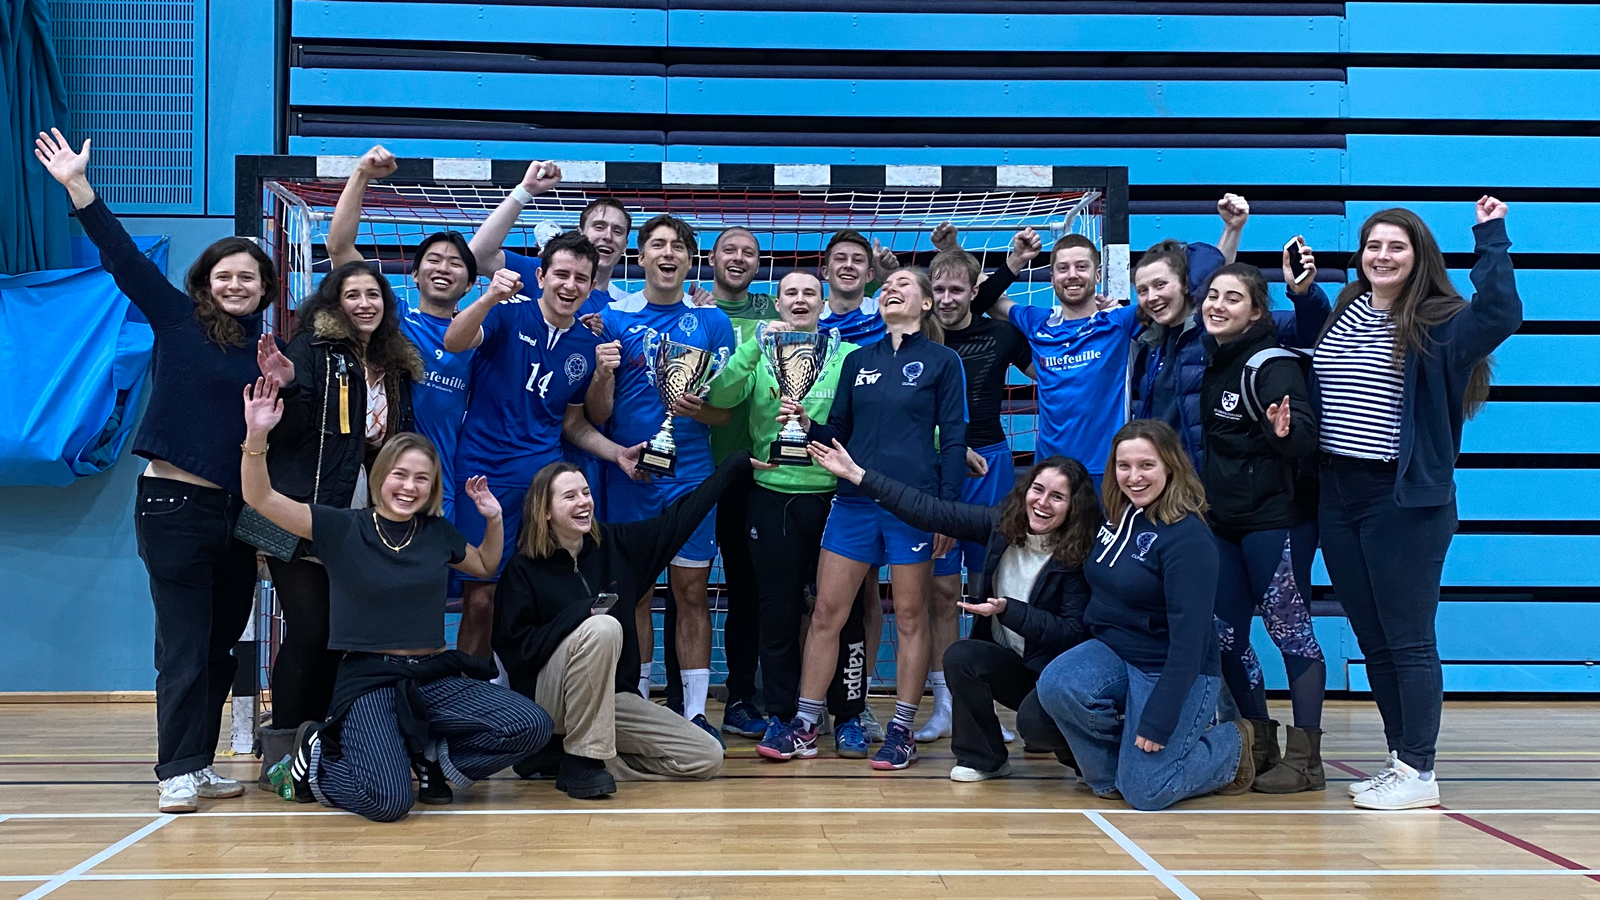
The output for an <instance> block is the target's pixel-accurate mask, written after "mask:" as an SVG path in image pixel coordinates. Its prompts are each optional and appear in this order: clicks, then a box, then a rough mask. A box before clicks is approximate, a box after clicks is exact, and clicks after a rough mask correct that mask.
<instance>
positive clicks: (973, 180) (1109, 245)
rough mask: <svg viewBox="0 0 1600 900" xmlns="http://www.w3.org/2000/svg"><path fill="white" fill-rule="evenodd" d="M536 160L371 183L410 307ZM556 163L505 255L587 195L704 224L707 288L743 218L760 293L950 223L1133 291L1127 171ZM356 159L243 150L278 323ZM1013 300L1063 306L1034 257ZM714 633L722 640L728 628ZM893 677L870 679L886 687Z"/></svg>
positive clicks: (1022, 445)
mask: <svg viewBox="0 0 1600 900" xmlns="http://www.w3.org/2000/svg"><path fill="white" fill-rule="evenodd" d="M529 163H530V161H529V160H499V159H495V160H491V159H444V158H440V159H418V158H401V159H399V160H398V168H397V169H396V171H395V172H394V174H392V175H390V176H389V177H387V178H384V179H381V180H377V181H374V182H373V183H372V184H371V185H369V186H368V188H367V192H366V195H365V197H364V200H363V206H362V210H361V217H360V227H359V231H358V234H357V238H356V249H357V250H358V251H360V252H361V254H362V255H363V256H365V257H366V258H368V259H369V260H375V261H376V263H377V265H378V267H379V268H380V269H381V271H382V272H383V273H384V275H385V276H386V277H387V278H388V280H389V281H390V282H391V284H393V285H394V287H395V290H396V293H397V295H398V296H399V297H400V298H401V299H402V300H403V301H404V302H408V303H413V304H414V303H415V302H416V291H415V287H414V285H413V284H412V283H411V281H410V278H409V268H410V259H411V253H412V251H413V250H414V249H415V248H416V246H417V245H418V244H419V243H420V242H421V240H422V239H423V238H424V237H425V236H427V235H428V234H430V233H433V232H436V231H441V230H445V229H454V230H456V231H459V232H461V233H463V234H465V235H467V236H469V237H470V236H471V235H472V234H473V233H474V232H475V231H476V230H477V228H478V227H479V226H480V225H481V224H482V223H483V221H484V220H485V219H486V218H487V217H488V215H489V214H490V213H491V212H492V211H493V210H494V209H495V207H496V206H498V205H499V204H500V202H501V201H502V200H503V199H504V198H505V196H506V193H507V192H508V191H510V190H511V189H512V188H513V187H515V186H516V185H517V184H518V183H520V182H521V180H522V177H523V174H524V173H525V172H526V170H527V168H528V165H529ZM557 163H558V165H560V167H561V170H562V176H563V178H562V182H561V183H560V184H559V185H558V186H556V187H555V188H554V189H552V190H551V191H549V192H547V193H545V194H541V195H540V196H538V197H535V198H534V201H533V202H532V203H530V204H528V205H527V206H526V207H525V208H524V209H523V210H522V212H521V214H520V216H519V217H518V219H517V221H516V223H515V225H514V226H513V227H512V229H511V231H510V233H509V234H508V236H507V237H506V239H505V241H504V242H503V246H504V247H505V248H506V249H509V250H514V251H517V252H520V253H525V254H528V255H533V254H536V253H537V251H538V247H539V244H540V243H541V241H542V240H545V239H548V236H549V235H550V234H553V233H555V232H557V231H566V230H571V229H575V228H577V227H578V217H579V215H580V214H581V212H582V210H583V209H584V207H585V206H587V205H588V203H589V202H590V201H591V200H594V199H595V198H597V197H602V196H604V197H611V198H615V199H616V200H618V201H620V202H621V203H622V205H623V206H624V207H625V208H626V209H627V210H628V212H629V213H630V215H631V216H632V217H633V226H634V229H637V228H638V227H639V226H640V225H641V224H643V223H644V221H645V220H646V219H648V218H650V217H652V216H654V215H656V214H658V213H671V214H673V215H675V216H677V217H679V218H682V219H684V220H685V221H687V222H688V223H689V224H690V225H691V226H693V227H694V228H695V230H696V232H697V234H698V238H699V247H698V248H697V251H698V252H697V254H696V260H695V263H696V264H695V265H693V266H691V267H690V271H689V275H688V278H689V282H690V283H698V284H702V285H705V286H706V287H708V288H709V287H710V284H711V280H712V278H711V276H712V271H711V260H710V256H709V250H710V249H711V246H712V243H713V241H714V240H715V239H716V236H717V234H718V233H720V232H721V231H722V230H724V229H726V228H731V227H735V226H737V227H742V228H745V229H747V230H749V231H750V232H751V233H752V234H753V235H754V236H755V238H756V241H757V243H758V245H759V246H760V248H761V259H760V269H759V271H758V273H757V276H756V280H755V282H754V283H753V284H751V285H750V289H751V290H752V291H758V292H767V293H775V291H776V285H777V280H778V279H779V278H781V277H782V276H783V275H784V274H785V273H787V272H788V271H789V270H791V269H794V268H803V269H809V270H812V271H816V270H818V269H820V267H821V263H822V258H821V257H822V250H823V248H824V246H825V245H826V243H827V241H828V238H829V237H830V236H831V235H832V234H833V233H835V232H837V231H840V230H844V229H851V230H854V231H858V232H860V233H861V234H863V235H864V236H865V237H866V238H867V239H868V240H869V241H872V240H875V241H877V242H879V243H881V244H882V245H883V246H885V247H887V248H889V249H890V250H892V251H894V252H895V254H896V255H897V256H898V257H899V259H900V260H901V262H902V263H903V264H908V265H923V266H925V265H927V264H928V262H929V261H930V260H931V259H932V257H933V254H934V253H935V248H934V247H933V244H932V240H931V233H932V231H933V229H934V228H935V227H936V226H938V225H940V224H942V223H945V222H949V223H950V224H952V225H954V226H956V228H957V229H959V231H960V238H959V241H960V244H961V246H962V247H963V248H964V249H966V250H967V251H969V252H971V253H972V254H973V255H975V256H977V257H978V259H979V260H980V262H981V263H982V264H983V267H984V270H985V271H992V270H993V269H994V268H995V267H997V266H1000V265H1003V264H1004V259H1005V255H1006V252H1007V250H1008V248H1009V247H1010V244H1011V239H1012V236H1013V235H1014V234H1015V232H1016V231H1018V230H1019V229H1021V228H1024V227H1032V228H1034V229H1035V230H1036V231H1037V232H1038V233H1039V236H1040V239H1041V241H1042V242H1043V244H1044V249H1045V250H1046V251H1047V252H1048V250H1049V248H1050V246H1051V244H1052V243H1053V242H1054V241H1055V240H1056V239H1058V238H1059V237H1060V236H1061V235H1063V234H1066V233H1074V234H1081V235H1084V236H1085V237H1088V238H1089V239H1090V240H1091V241H1093V242H1094V243H1095V244H1096V246H1098V247H1099V249H1100V251H1101V259H1102V273H1101V276H1102V277H1101V284H1102V290H1103V291H1104V292H1105V293H1106V294H1108V295H1109V296H1112V297H1116V298H1119V299H1122V300H1126V299H1128V298H1129V297H1130V291H1129V286H1128V285H1129V268H1128V263H1129V253H1128V170H1127V168H1126V167H1120V166H1022V165H991V166H969V165H963V166H884V165H876V166H869V165H784V164H727V163H724V164H716V163H680V162H663V163H641V162H611V161H594V160H557ZM355 165H356V157H350V156H241V157H238V158H237V160H236V168H235V177H236V185H235V187H236V191H235V209H236V211H235V219H236V222H235V229H236V233H238V234H239V235H241V236H246V237H252V238H256V239H257V240H258V241H259V243H260V244H261V246H262V247H263V249H265V250H266V251H267V252H268V254H269V255H270V256H271V257H272V259H273V260H274V261H275V262H276V263H277V265H278V268H279V273H280V275H281V276H282V277H281V281H282V296H281V297H280V298H279V300H278V303H277V304H276V305H275V312H274V316H275V318H274V321H275V322H276V323H283V324H284V325H288V324H290V323H289V313H290V312H291V311H292V310H293V309H295V308H297V307H298V306H299V305H300V304H301V303H303V302H304V301H305V300H306V299H307V298H308V297H309V296H310V295H311V293H312V291H313V290H314V289H315V287H316V284H317V282H318V281H319V280H320V279H321V277H322V276H323V275H324V274H326V273H327V272H328V271H330V270H331V266H330V265H329V262H328V259H327V253H326V250H325V248H324V242H325V240H326V237H327V229H328V224H329V221H330V219H331V218H332V215H333V208H334V204H335V203H336V202H337V200H338V197H339V194H340V192H341V190H342V189H343V187H344V183H345V181H346V179H347V178H348V177H349V175H350V174H351V172H353V171H354V169H355ZM637 260H638V256H637V247H636V238H635V236H634V235H630V236H629V245H628V249H627V250H626V252H625V254H624V257H623V259H622V261H621V263H620V264H619V265H618V267H617V269H616V270H615V271H614V272H613V273H612V283H613V284H614V285H618V286H620V287H622V288H624V289H626V290H629V291H632V290H637V289H639V288H640V287H642V286H643V273H642V270H641V269H640V268H639V266H638V264H637ZM491 274H493V273H487V272H485V273H480V276H488V275H491ZM485 283H486V281H485V280H484V278H482V277H481V278H480V281H479V284H478V285H477V286H475V287H474V288H473V289H472V290H471V291H470V292H469V293H468V295H467V296H466V297H465V298H463V302H469V301H470V300H472V299H473V298H474V297H476V296H477V292H478V291H479V290H481V289H482V285H483V284H485ZM1007 294H1008V296H1009V297H1010V298H1011V299H1012V300H1014V301H1016V302H1018V303H1025V304H1030V305H1036V306H1052V305H1054V303H1055V299H1054V295H1053V292H1052V290H1051V287H1050V276H1049V267H1048V260H1047V259H1040V260H1037V261H1035V264H1034V265H1033V266H1032V267H1031V268H1029V269H1027V270H1025V271H1024V272H1023V273H1022V274H1021V275H1020V276H1019V278H1018V279H1017V282H1016V283H1015V284H1014V285H1013V286H1012V287H1011V288H1009V289H1008V291H1007ZM1012 376H1013V378H1012V387H1011V388H1010V389H1009V390H1008V396H1007V399H1006V404H1005V407H1004V410H1003V416H1002V424H1003V425H1004V426H1005V429H1006V433H1007V435H1008V437H1009V438H1010V439H1011V441H1012V446H1013V449H1014V450H1016V451H1017V452H1018V457H1019V459H1018V461H1019V463H1027V462H1029V461H1030V460H1031V458H1032V450H1033V446H1034V444H1033V441H1034V437H1035V436H1036V433H1037V430H1036V427H1035V412H1036V405H1035V396H1034V392H1033V388H1032V385H1031V384H1028V383H1027V382H1026V379H1024V378H1022V377H1021V376H1020V375H1018V374H1017V373H1012ZM713 580H714V581H720V578H717V577H715V576H714V578H713ZM276 625H281V623H274V622H272V621H271V617H270V616H264V617H263V632H262V636H263V640H264V641H265V642H266V644H267V646H268V648H269V651H268V652H269V653H270V648H271V646H272V644H273V643H274V633H273V628H274V626H276ZM715 637H716V639H717V640H718V641H720V637H721V633H720V628H718V629H717V630H716V634H715ZM718 662H720V659H719V660H718ZM659 671H660V669H659V667H658V672H659ZM892 680H893V679H892V676H890V677H888V678H874V681H875V682H877V683H880V684H882V683H886V682H892ZM658 681H659V676H658Z"/></svg>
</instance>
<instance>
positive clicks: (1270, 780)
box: [1252, 725, 1327, 794]
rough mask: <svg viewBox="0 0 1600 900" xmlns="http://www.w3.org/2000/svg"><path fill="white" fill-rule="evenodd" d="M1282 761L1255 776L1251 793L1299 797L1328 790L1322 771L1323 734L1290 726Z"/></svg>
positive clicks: (1318, 731)
mask: <svg viewBox="0 0 1600 900" xmlns="http://www.w3.org/2000/svg"><path fill="white" fill-rule="evenodd" d="M1284 747H1285V749H1284V753H1283V761H1282V762H1280V763H1278V765H1277V766H1276V767H1274V768H1273V770H1272V771H1271V772H1268V773H1267V774H1265V775H1261V776H1258V777H1257V778H1256V783H1255V786H1254V788H1252V789H1253V790H1257V791H1260V792H1261V793H1263V794H1298V793H1300V792H1301V791H1321V790H1325V789H1326V788H1327V781H1326V780H1325V777H1324V775H1323V772H1322V731H1321V730H1319V729H1314V728H1296V727H1294V726H1293V725H1290V726H1289V729H1288V734H1287V735H1286V736H1285V739H1284Z"/></svg>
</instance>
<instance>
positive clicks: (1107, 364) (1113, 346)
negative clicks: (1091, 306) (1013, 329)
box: [1011, 305, 1139, 475]
mask: <svg viewBox="0 0 1600 900" xmlns="http://www.w3.org/2000/svg"><path fill="white" fill-rule="evenodd" d="M1137 314H1138V307H1135V306H1119V307H1117V308H1115V309H1108V310H1104V311H1102V312H1097V313H1095V314H1094V315H1092V316H1090V317H1088V318H1087V319H1070V320H1064V319H1062V318H1061V311H1060V309H1059V308H1057V309H1053V310H1052V309H1044V308H1042V307H1038V306H1021V305H1018V306H1013V307H1011V324H1013V325H1015V326H1017V330H1019V331H1021V332H1022V334H1023V335H1024V336H1025V337H1026V338H1027V339H1028V346H1029V347H1030V348H1031V350H1032V352H1033V367H1034V371H1035V373H1036V376H1035V377H1036V378H1037V380H1038V385H1039V387H1038V391H1039V442H1038V446H1037V448H1036V450H1035V458H1036V459H1043V458H1045V457H1046V456H1052V455H1055V454H1058V453H1059V454H1060V455H1062V456H1067V457H1071V458H1072V459H1076V460H1077V461H1078V462H1081V463H1083V466H1084V468H1086V469H1088V470H1089V471H1090V473H1092V474H1095V475H1100V474H1103V473H1104V472H1105V468H1106V455H1107V454H1108V453H1110V452H1111V438H1112V436H1113V435H1115V434H1116V432H1117V429H1118V428H1121V427H1122V423H1123V422H1125V421H1127V418H1128V415H1127V408H1128V407H1127V372H1128V348H1129V345H1130V341H1131V340H1132V339H1133V333H1134V332H1135V331H1137V330H1138V328H1139V320H1138V319H1137V318H1136V316H1137Z"/></svg>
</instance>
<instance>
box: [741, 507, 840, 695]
mask: <svg viewBox="0 0 1600 900" xmlns="http://www.w3.org/2000/svg"><path fill="white" fill-rule="evenodd" d="M832 503H833V493H832V492H831V491H829V492H826V493H820V494H785V493H782V492H780V491H773V490H768V489H767V488H764V487H761V486H760V485H756V486H755V487H753V488H751V490H750V534H751V535H752V536H751V538H750V550H751V556H753V557H755V558H757V559H760V560H761V565H759V566H757V567H756V585H757V596H759V598H760V628H761V637H760V641H759V644H760V648H761V684H762V694H763V695H764V699H765V701H766V707H767V709H766V711H767V714H768V715H771V716H777V717H778V719H779V720H780V721H783V722H788V721H789V720H791V719H793V718H794V717H795V713H796V710H797V706H798V705H799V699H800V662H801V652H800V639H801V634H800V622H801V619H802V618H803V617H804V616H805V612H806V600H805V588H806V586H807V585H809V584H812V583H813V582H814V581H815V580H816V577H817V555H818V554H819V553H820V552H821V550H822V528H823V526H824V525H826V524H827V522H828V510H829V508H830V507H831V506H832ZM865 620H866V609H865V607H863V606H862V605H861V603H860V601H859V600H857V601H856V603H855V604H854V605H853V606H851V607H850V614H849V616H848V617H846V619H845V623H844V628H843V629H842V630H841V631H840V632H839V667H838V669H837V670H835V672H834V676H833V681H832V682H831V683H830V684H829V685H828V712H830V713H832V714H833V717H834V719H835V720H837V721H843V720H845V719H851V718H854V717H856V716H859V715H861V713H862V711H863V710H865V709H866V706H867V691H866V687H867V685H866V677H865V676H866V674H867V673H866V645H867V629H866V624H865Z"/></svg>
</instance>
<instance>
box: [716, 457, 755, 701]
mask: <svg viewBox="0 0 1600 900" xmlns="http://www.w3.org/2000/svg"><path fill="white" fill-rule="evenodd" d="M753 487H754V485H752V484H751V482H750V481H749V480H748V479H741V480H739V481H736V482H734V484H732V485H730V486H729V488H728V489H727V490H726V491H724V492H723V494H722V497H721V499H719V500H718V501H717V546H718V547H720V548H721V549H722V573H723V578H724V580H725V581H726V582H727V586H728V593H727V596H728V615H727V617H726V618H725V619H724V620H723V623H722V650H723V653H724V654H725V655H726V656H727V659H728V681H727V686H728V702H729V703H733V702H734V701H736V700H743V701H745V702H747V703H752V702H754V701H755V698H756V664H757V662H758V660H759V659H760V650H759V643H760V640H761V614H760V611H759V605H758V603H759V601H758V600H757V591H758V588H757V587H756V564H755V560H754V559H753V558H752V557H751V554H750V491H751V490H752V489H753Z"/></svg>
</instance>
